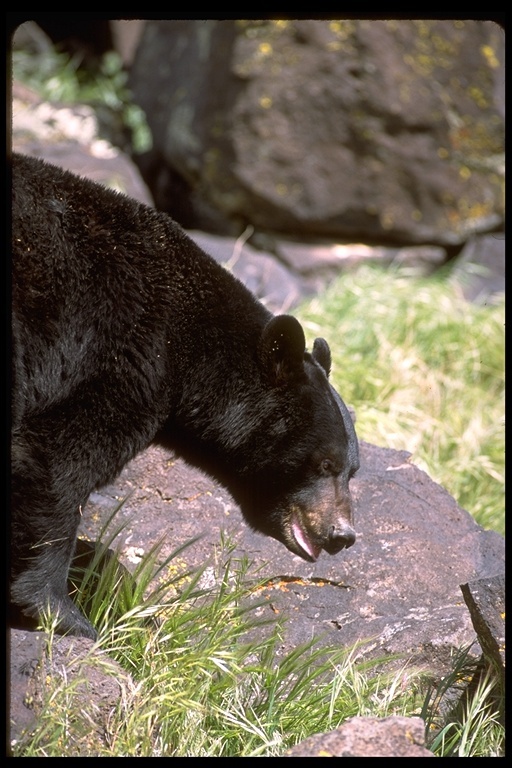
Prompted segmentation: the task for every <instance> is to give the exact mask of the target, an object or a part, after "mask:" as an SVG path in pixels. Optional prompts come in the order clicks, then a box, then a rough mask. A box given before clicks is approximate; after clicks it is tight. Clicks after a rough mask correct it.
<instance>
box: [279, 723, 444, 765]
mask: <svg viewBox="0 0 512 768" xmlns="http://www.w3.org/2000/svg"><path fill="white" fill-rule="evenodd" d="M283 757H434V755H433V753H432V752H430V750H428V749H426V748H425V724H424V722H423V720H422V719H421V718H420V717H396V716H393V717H385V718H382V719H379V718H376V717H352V718H350V719H349V720H347V721H346V722H345V723H343V725H341V726H340V727H339V728H337V729H336V730H335V731H330V732H329V733H320V734H317V735H316V736H311V737H310V738H309V739H305V740H304V741H303V742H301V743H300V744H297V746H295V747H292V748H291V749H289V750H288V751H287V752H285V754H284V755H283Z"/></svg>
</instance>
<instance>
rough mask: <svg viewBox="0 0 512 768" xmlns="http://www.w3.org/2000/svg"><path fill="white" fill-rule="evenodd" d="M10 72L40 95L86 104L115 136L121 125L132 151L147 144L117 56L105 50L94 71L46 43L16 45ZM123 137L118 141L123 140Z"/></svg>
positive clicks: (144, 125) (143, 120) (144, 148)
mask: <svg viewBox="0 0 512 768" xmlns="http://www.w3.org/2000/svg"><path fill="white" fill-rule="evenodd" d="M12 71H13V76H14V77H15V78H16V79H17V80H19V81H20V82H22V83H25V84H26V85H28V86H29V87H30V88H32V89H33V90H35V91H36V92H37V93H39V94H40V96H41V98H42V99H45V100H47V101H50V102H55V103H63V104H88V105H90V106H91V107H93V108H94V109H95V110H96V112H97V115H98V118H99V119H100V122H101V123H102V124H103V125H104V126H105V127H106V129H107V130H108V131H109V132H110V133H114V134H115V136H116V138H119V134H120V131H121V130H122V129H123V128H124V129H126V130H127V131H128V132H129V134H130V136H131V144H132V150H133V152H134V153H135V154H140V153H143V152H146V151H147V150H149V149H150V148H151V144H152V137H151V132H150V129H149V127H148V124H147V122H146V116H145V114H144V112H143V111H142V109H140V107H138V106H137V105H136V104H134V103H133V100H132V95H131V92H130V90H129V88H128V85H127V81H128V75H127V73H126V71H125V70H124V69H123V64H122V61H121V58H120V56H119V55H118V54H117V53H116V52H115V51H109V52H108V53H106V54H104V56H103V57H102V59H101V61H100V64H99V68H98V70H97V71H96V72H93V71H91V70H85V69H83V68H81V67H80V60H79V59H78V58H76V57H72V56H69V55H68V54H67V53H60V52H59V51H57V50H56V49H55V48H53V47H51V46H49V47H45V48H44V50H40V51H38V52H33V51H27V50H24V49H16V50H14V51H13V54H12ZM109 138H110V137H109ZM123 143H124V142H123V140H122V139H121V140H120V141H119V144H123Z"/></svg>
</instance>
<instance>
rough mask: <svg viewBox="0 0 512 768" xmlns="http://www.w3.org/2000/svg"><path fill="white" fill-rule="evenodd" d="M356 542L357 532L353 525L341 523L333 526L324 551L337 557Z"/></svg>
mask: <svg viewBox="0 0 512 768" xmlns="http://www.w3.org/2000/svg"><path fill="white" fill-rule="evenodd" d="M355 540H356V532H355V531H354V529H353V528H352V526H351V525H349V524H348V523H345V522H344V521H340V522H339V523H338V524H336V525H332V526H331V527H330V529H329V532H328V537H327V540H326V541H325V542H324V547H323V548H324V549H325V551H326V552H328V553H329V554H330V555H335V554H336V553H337V552H340V551H341V550H342V549H348V548H349V547H351V546H352V545H353V544H354V543H355Z"/></svg>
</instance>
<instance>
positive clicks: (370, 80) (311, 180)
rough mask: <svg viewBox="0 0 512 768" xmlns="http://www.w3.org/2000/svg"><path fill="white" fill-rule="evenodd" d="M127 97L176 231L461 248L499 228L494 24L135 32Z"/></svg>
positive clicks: (500, 90)
mask: <svg viewBox="0 0 512 768" xmlns="http://www.w3.org/2000/svg"><path fill="white" fill-rule="evenodd" d="M131 87H132V88H133V91H134V95H135V99H136V101H137V102H138V104H139V105H140V106H141V107H142V108H143V109H144V110H145V112H146V115H147V119H148V122H149V124H150V127H151V129H152V132H153V138H154V151H153V154H152V155H151V156H150V157H149V158H147V165H146V172H147V174H148V179H150V180H151V184H152V188H153V193H154V195H155V196H156V201H157V205H159V206H160V207H164V208H168V209H169V210H170V212H171V213H172V214H173V215H174V216H175V218H177V219H178V221H180V222H181V223H182V224H184V226H187V227H195V228H200V229H212V228H216V229H217V230H222V229H224V231H228V230H229V229H230V227H231V231H232V232H234V233H235V234H239V233H240V232H241V231H243V229H244V228H245V226H246V224H247V223H251V224H253V225H254V226H255V227H257V228H260V229H263V230H274V231H279V232H281V233H291V234H293V235H295V236H297V235H302V236H305V235H312V236H315V237H318V236H324V237H325V236H327V237H336V238H340V237H346V238H347V237H354V236H358V237H364V239H365V240H366V241H367V240H368V239H369V238H374V239H376V240H379V241H381V242H382V241H384V240H394V241H401V242H408V243H415V242H416V243H417V242H430V243H438V244H459V243H461V242H463V241H464V240H466V239H467V237H468V236H469V235H470V234H472V233H474V232H479V231H485V230H488V229H491V228H494V227H496V226H497V225H498V224H499V223H500V222H501V220H502V216H503V151H504V149H503V139H504V114H503V112H504V106H503V105H504V34H503V31H502V29H501V28H500V27H499V26H497V25H496V24H494V23H492V22H479V21H439V20H438V21H436V20H432V21H427V20H416V21H408V20H401V21H397V20H388V21H380V20H363V21H355V20H344V21H318V20H289V21H276V20H266V21H231V20H229V21H213V20H207V21H204V20H201V21H154V22H148V23H147V24H146V27H145V30H144V34H143V36H142V40H141V43H140V45H139V48H138V51H137V55H136V58H135V62H134V65H133V68H132V72H131Z"/></svg>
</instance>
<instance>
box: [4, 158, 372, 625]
mask: <svg viewBox="0 0 512 768" xmlns="http://www.w3.org/2000/svg"><path fill="white" fill-rule="evenodd" d="M12 187H13V189H12V193H13V198H12V199H13V207H12V244H13V258H12V333H13V341H12V363H13V368H12V383H13V397H12V474H11V477H12V481H11V486H12V536H11V600H12V603H13V604H14V605H15V606H17V607H18V609H19V610H21V612H22V613H23V614H24V615H26V616H31V617H37V616H38V615H39V614H40V612H41V611H42V610H43V609H49V610H50V611H51V612H52V613H54V614H56V615H57V616H58V621H59V631H61V632H69V633H72V634H75V635H83V636H86V637H94V636H95V631H94V629H93V627H92V626H91V624H90V623H89V622H88V621H87V619H85V617H84V616H83V615H82V614H81V612H80V611H79V610H78V609H77V607H76V606H75V604H74V603H73V601H72V600H71V599H70V597H69V595H68V592H67V575H68V569H69V565H70V561H71V558H72V556H73V552H74V549H75V542H76V535H77V529H78V524H79V520H80V513H81V508H82V507H83V506H84V505H85V503H86V501H87V499H88V496H89V494H90V493H91V491H92V490H93V489H94V488H96V487H98V486H101V485H104V484H106V483H108V482H110V481H112V479H113V478H114V477H115V476H116V475H117V474H118V473H119V472H120V470H121V469H122V467H123V466H124V465H125V464H126V462H128V461H129V460H130V459H131V458H133V457H134V456H135V455H136V454H137V453H138V452H140V451H142V450H143V449H144V448H146V447H147V446H148V445H149V444H150V443H152V442H154V441H157V442H160V443H161V444H163V445H166V446H169V447H170V448H172V449H173V450H174V451H175V452H176V453H177V454H178V455H181V456H182V457H183V458H184V459H185V460H187V461H189V462H190V463H192V464H194V465H196V466H198V467H199V468H201V469H203V470H204V471H205V472H207V473H210V474H211V475H212V476H213V477H214V478H216V479H217V480H218V481H219V482H220V483H222V484H223V485H224V486H225V487H226V488H227V489H228V490H229V491H230V492H231V494H232V496H233V497H234V499H235V500H236V502H237V503H238V504H239V505H240V508H241V510H242V513H243V515H244V517H245V519H246V520H247V522H248V523H249V525H251V526H252V527H253V528H254V529H256V530H257V531H260V532H262V533H264V534H267V535H269V536H273V537H274V538H276V539H278V540H279V541H281V542H282V543H283V544H284V545H285V546H286V547H288V549H289V550H291V551H292V552H294V553H296V554H298V555H300V556H301V557H303V558H305V559H306V560H310V561H314V560H316V558H317V557H318V556H319V554H320V552H321V550H322V549H324V550H326V551H327V552H329V553H330V554H334V553H336V552H339V551H340V550H341V549H343V548H344V547H350V546H351V545H352V544H353V543H354V540H355V534H354V530H353V527H352V511H351V499H350V493H349V480H350V478H351V477H352V476H353V474H354V473H355V472H356V470H357V469H358V466H359V457H358V443H357V438H356V435H355V432H354V427H353V424H352V420H351V418H350V414H349V412H348V410H347V408H346V406H345V405H344V403H343V402H342V400H341V398H340V397H339V395H338V394H337V393H336V392H335V391H334V389H333V388H332V386H331V385H330V383H329V381H328V375H329V369H330V350H329V347H328V345H327V342H326V341H324V340H323V339H316V340H315V342H314V344H313V348H312V352H311V353H309V352H307V351H306V345H305V338H304V332H303V329H302V327H301V325H300V324H299V322H298V321H297V320H296V319H295V318H293V317H291V316H289V315H280V316H279V315H278V316H273V315H272V314H271V313H270V312H269V311H268V310H267V309H266V308H265V307H264V306H263V305H262V304H261V303H260V302H259V301H257V299H256V298H255V297H254V296H253V295H252V294H251V293H250V292H249V291H248V290H247V289H246V288H245V286H244V285H242V283H241V282H239V281H238V280H237V279H236V278H234V277H233V276H232V275H231V274H230V273H229V272H227V271H226V270H225V269H224V268H223V267H221V266H220V265H219V264H217V263H216V262H215V260H214V259H213V258H211V257H210V256H208V255H207V254H205V253H204V252H203V251H202V250H201V249H200V248H199V247H198V246H197V245H196V244H195V243H194V242H193V241H192V240H191V239H190V238H189V237H188V236H187V235H186V234H185V232H184V231H183V230H182V229H181V227H180V226H179V225H178V224H176V222H174V221H173V220H172V219H171V218H170V217H169V216H168V215H166V214H164V213H161V212H158V211H156V210H154V209H152V208H150V207H148V206H145V205H142V204H140V203H137V202H135V201H134V200H131V199H129V198H128V197H126V196H124V195H122V194H119V193H117V192H114V191H111V190H108V189H105V188H104V187H102V186H100V185H98V184H95V183H93V182H91V181H88V180H86V179H82V178H79V177H77V176H75V175H73V174H71V173H69V172H66V171H63V170H61V169H59V168H56V167H54V166H52V165H50V164H48V163H45V162H43V161H41V160H38V159H34V158H29V157H25V156H23V155H13V158H12Z"/></svg>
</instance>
